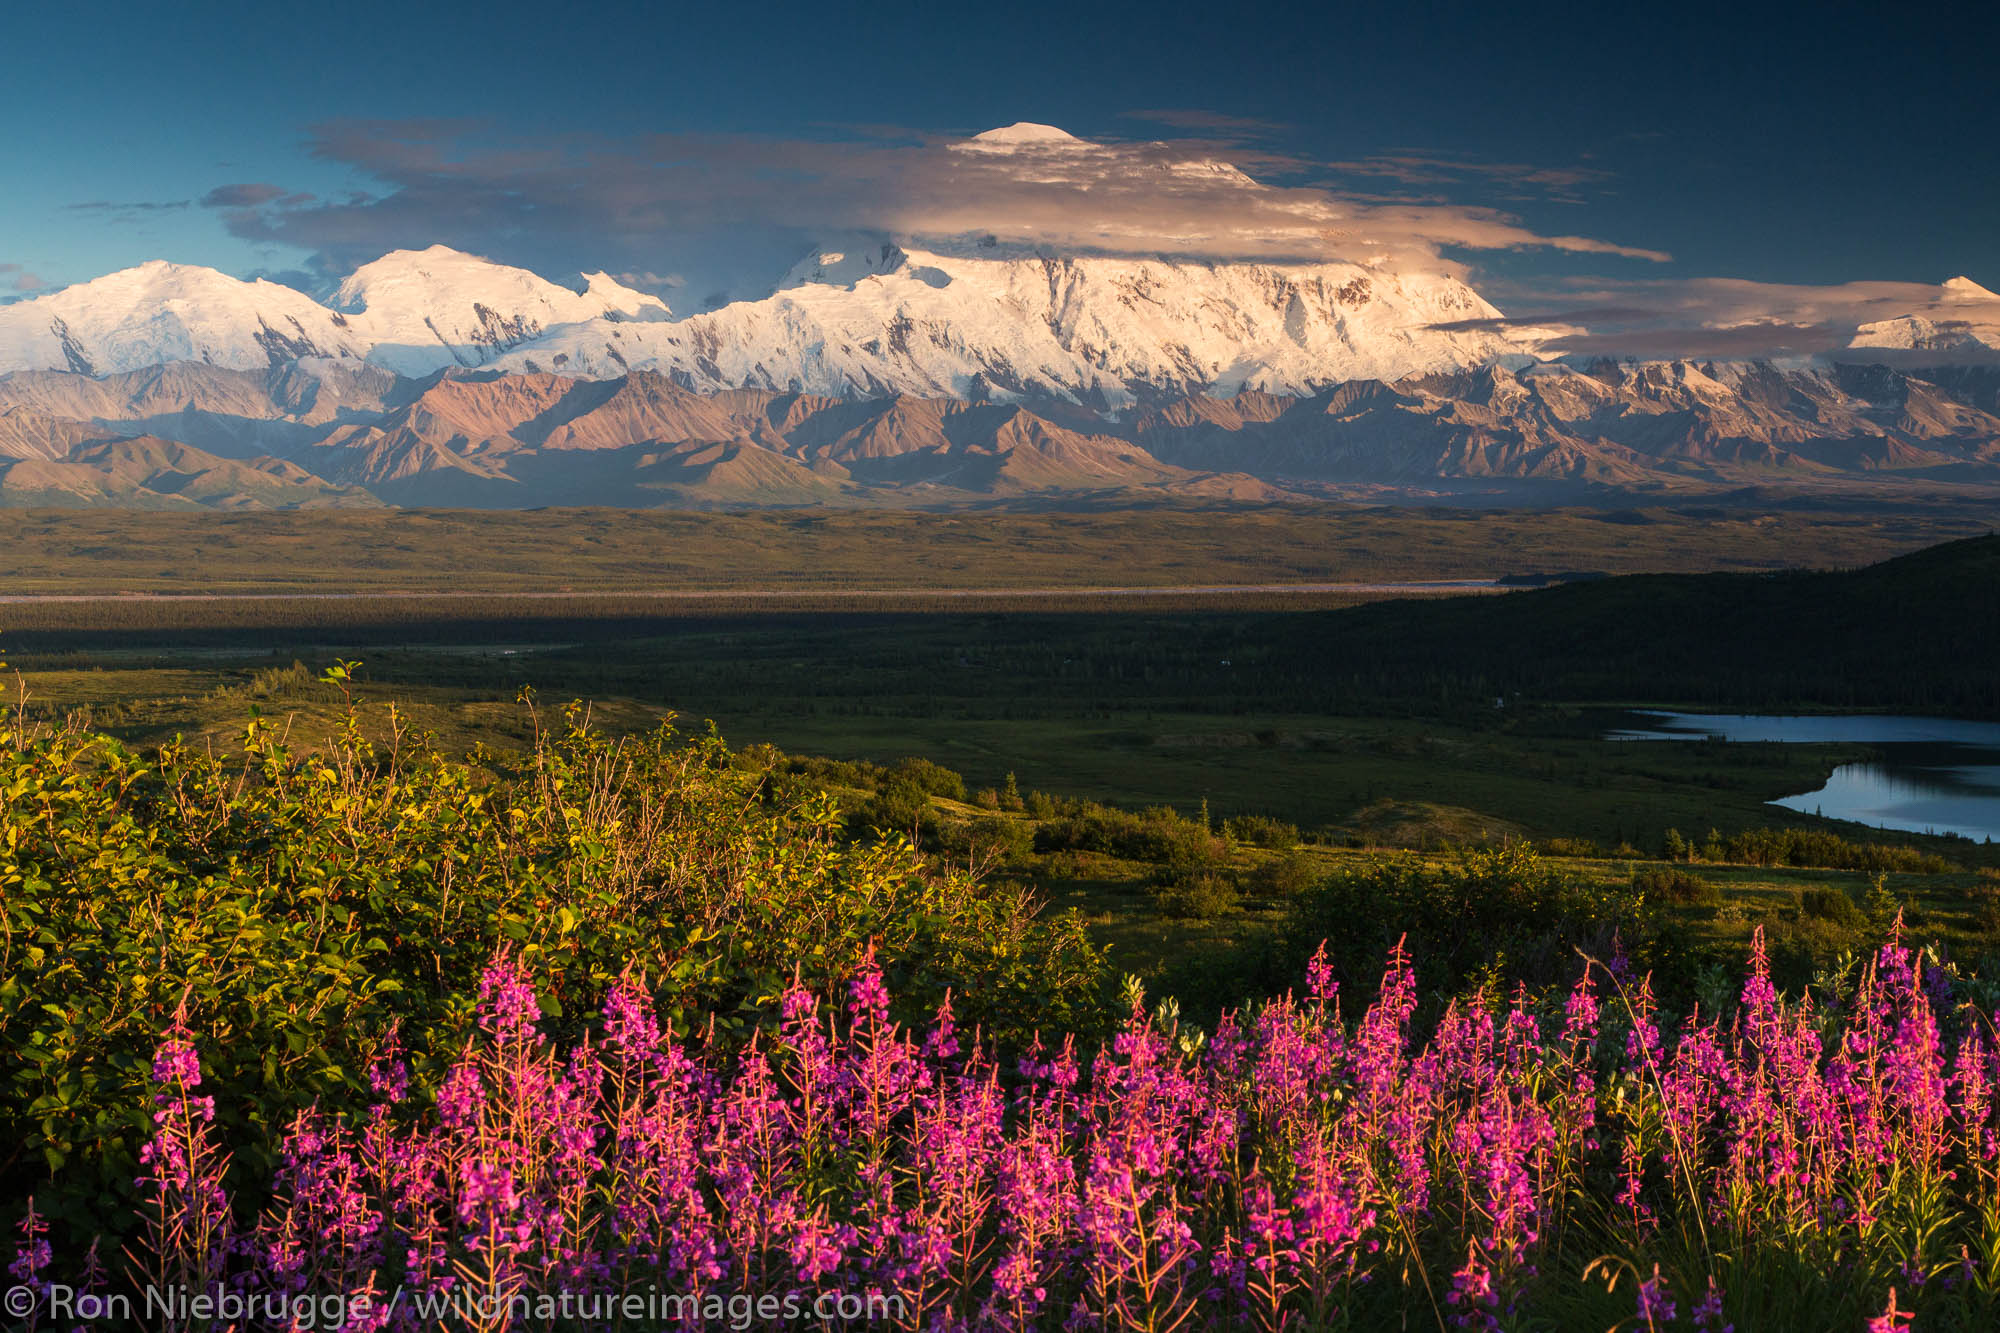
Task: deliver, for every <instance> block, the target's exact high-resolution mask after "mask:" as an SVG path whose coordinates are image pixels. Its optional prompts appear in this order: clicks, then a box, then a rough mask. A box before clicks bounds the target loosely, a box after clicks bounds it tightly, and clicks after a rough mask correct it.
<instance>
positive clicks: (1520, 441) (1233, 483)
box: [0, 360, 2000, 506]
mask: <svg viewBox="0 0 2000 1333" xmlns="http://www.w3.org/2000/svg"><path fill="white" fill-rule="evenodd" d="M131 435H152V436H157V437H160V438H163V439H178V440H180V441H181V442H182V443H184V444H188V445H192V446H194V447H196V448H198V449H202V450H204V451H206V452H207V453H209V454H215V455H220V456H223V457H228V458H235V459H239V460H250V459H255V458H259V457H262V456H265V455H269V454H277V455H278V456H281V457H283V458H286V459H289V460H290V461H291V462H293V463H295V464H298V465H299V466H301V467H303V468H305V469H307V470H308V471H309V472H311V473H312V474H313V475H315V476H317V477H319V478H321V479H322V480H323V481H325V482H327V483H329V484H331V485H332V486H334V487H335V488H365V489H366V490H367V491H368V492H369V493H371V494H373V495H375V496H376V497H377V498H379V499H382V500H385V501H388V502H390V503H396V504H433V505H473V506H496V505H497V506H517V505H542V504H556V503H573V504H584V503H588V504H638V505H649V504H658V503H674V504H765V503H770V504H808V503H810V504H877V503H915V504H953V503H962V502H966V501H971V500H979V499H1003V500H1009V501H1015V502H1023V501H1034V500H1057V499H1064V498H1068V497H1074V496H1082V495H1091V496H1097V497H1100V498H1102V497H1106V496H1112V495H1120V494H1124V495H1130V496H1133V497H1155V498H1157V497H1163V496H1170V495H1171V496H1181V497H1200V496H1207V497H1218V498H1231V499H1239V500H1244V501H1259V500H1271V499H1302V498H1307V497H1310V496H1325V495H1329V494H1334V495H1338V494H1348V493H1350V490H1351V491H1352V492H1354V493H1364V494H1369V495H1376V494H1380V493H1381V491H1382V490H1383V489H1385V488H1386V489H1392V490H1406V491H1410V490H1413V491H1421V492H1424V493H1444V492H1451V491H1461V492H1467V491H1471V492H1481V493H1497V492H1502V491H1504V492H1507V493H1510V494H1515V495H1517V496H1519V497H1521V498H1523V499H1526V500H1530V501H1533V500H1535V499H1537V498H1538V497H1539V498H1544V499H1557V500H1559V499H1562V498H1564V497H1566V496H1567V497H1573V496H1575V495H1576V494H1577V493H1578V491H1579V489H1580V488H1588V489H1590V490H1592V491H1602V490H1605V489H1613V490H1618V491H1623V492H1629V493H1632V494H1637V495H1644V494H1655V493H1678V494H1700V493H1705V492H1706V493H1714V492H1718V491H1727V490H1737V489H1741V488H1744V487H1759V486H1767V485H1782V486H1788V487H1805V488H1813V487H1847V488H1850V489H1851V488H1853V487H1854V486H1856V485H1863V486H1869V485H1876V484H1878V483H1880V482H1882V481H1893V482H1894V483H1895V484H1896V485H1899V486H1905V487H1907V486H1911V485H1918V486H1934V485H1939V484H1950V485H1963V484H1973V485H1977V486H1981V487H1985V488H1988V489H1989V490H1990V489H1991V488H1994V487H1996V486H2000V369H1995V368H1983V367H1974V366H1952V367H1944V368H1940V369H1938V370H1935V371H1926V372H1923V373H1917V372H1913V371H1902V370H1895V369H1892V368H1889V367H1883V366H1864V365H1841V366H1818V367H1805V368H1797V367H1794V368H1783V367H1776V366H1771V365H1763V364H1756V363H1728V362H1704V363H1699V364H1696V363H1691V362H1646V363H1628V362H1594V363H1589V364H1581V365H1569V364H1563V363H1548V364H1538V365H1532V366H1527V367H1523V368H1522V369H1520V370H1506V369H1502V368H1500V367H1494V366H1489V367H1484V368H1481V369H1477V370H1468V371H1455V372H1440V373H1436V374H1429V375H1417V376H1409V377H1405V378H1402V379H1398V380H1390V381H1384V380H1374V379H1368V380H1351V381H1346V382H1343V383H1341V384H1338V385H1333V386H1330V387H1327V388H1325V389H1322V390H1320V391H1319V392H1316V393H1314V394H1311V395H1306V396H1299V397H1291V396H1285V395H1278V394H1270V393H1265V392H1262V391H1258V390H1246V391H1244V392H1241V393H1239V394H1236V395H1235V396H1233V397H1215V396H1211V395H1206V394H1196V395H1190V396H1184V397H1178V398H1171V399H1163V400H1161V401H1159V402H1157V403H1153V404H1149V405H1145V406H1142V407H1140V408H1138V409H1136V410H1134V411H1132V412H1129V413H1124V414H1116V415H1113V414H1095V413H1090V412H1087V411H1084V410H1082V409H1081V408H1079V407H1077V406H1076V405H1074V404H1068V405H1063V404H1037V405H1036V408H1030V407H1029V406H1027V405H1024V404H1022V403H1019V402H997V401H996V402H983V403H982V402H967V401H964V400H960V399H955V398H940V397H919V396H912V395H890V396H885V397H877V398H847V397H836V396H829V395H823V394H803V393H778V392H772V391H770V390H759V389H735V390H729V391H726V392H722V393H714V394H703V393H697V392H695V391H693V390H692V389H688V388H686V387H683V386H682V385H681V384H679V383H677V382H675V381H674V380H673V379H671V378H668V377H667V376H665V375H662V374H660V373H658V372H654V371H635V372H632V373H629V374H626V375H624V376H621V377H619V378H617V379H612V380H586V379H573V378H570V377H566V376H559V375H551V374H546V373H540V374H538V373H530V372H521V373H517V374H503V373H501V372H499V371H497V370H495V369H492V368H487V369H483V370H479V371H464V370H452V371H447V372H440V373H438V374H435V375H432V376H428V377H426V378H424V379H421V380H411V379H402V378H398V377H395V376H392V375H390V374H388V372H386V371H384V370H382V369H380V368H378V367H369V366H366V365H363V364H362V363H358V362H352V361H339V362H335V361H322V360H308V361H304V362H299V363H297V364H295V365H291V366H286V367H282V368H275V369H268V370H265V371H263V372H250V371H237V370H225V369H221V368H218V367H214V366H205V365H196V364H181V365H173V366H166V367H156V368H149V369H148V370H145V371H134V372H127V373H125V374H122V375H116V376H109V377H105V378H101V379H97V378H91V377H88V376H80V375H72V374H63V373H58V372H33V373H26V374H20V375H15V376H8V377H0V456H12V457H15V458H18V459H20V460H22V461H32V460H39V461H43V462H51V463H53V462H64V461H67V460H68V458H69V455H70V453H71V452H73V451H74V450H76V449H77V448H78V447H80V446H82V445H84V444H87V443H91V442H94V441H101V440H104V439H110V438H116V437H122V436H131ZM54 484H55V483H53V482H52V483H51V485H54ZM58 489H59V488H58ZM85 490H89V488H88V487H86V488H85ZM93 493H94V492H93ZM115 494H116V488H115V487H114V488H113V489H112V490H111V491H107V492H104V494H103V496H101V497H100V498H101V499H103V500H104V502H110V498H107V497H115ZM283 502H285V503H292V502H300V501H298V500H297V499H287V500H285V501H283Z"/></svg>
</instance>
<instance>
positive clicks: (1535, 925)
mask: <svg viewBox="0 0 2000 1333" xmlns="http://www.w3.org/2000/svg"><path fill="white" fill-rule="evenodd" d="M1662 939H1663V936H1662V929H1661V924H1660V923H1659V922H1658V921H1656V920H1655V918H1654V917H1653V916H1652V915H1651V914H1649V913H1648V912H1647V910H1646V907H1645V903H1644V900H1643V897H1642V895H1641V894H1639V893H1637V892H1635V891H1633V890H1630V889H1622V890H1621V889H1611V890H1606V889H1604V888H1602V887H1601V886H1599V885H1596V884H1594V883H1592V882H1591V881H1589V880H1587V879H1584V878H1581V877H1579V876H1577V875H1575V874H1572V873H1571V872H1569V871H1566V870H1562V869H1560V868H1558V867H1555V866H1552V865H1550V864H1549V863H1547V862H1545V861H1543V860H1542V859H1541V857H1540V856H1538V855H1537V854H1536V853H1535V852H1534V850H1533V849H1531V848H1529V847H1527V846H1525V845H1523V844H1518V843H1516V844H1511V845H1509V846H1506V847H1501V848H1494V849H1484V850H1478V851H1467V852H1461V853H1459V854H1458V855H1457V856H1456V858H1455V859H1454V860H1453V861H1451V862H1450V863H1448V864H1446V865H1443V866H1435V867H1434V866H1430V865H1427V864H1425V863H1424V862H1422V861H1420V860H1417V859H1415V858H1409V859H1405V860H1401V861H1396V862H1391V863H1388V864H1378V865H1374V866H1370V867H1368V868H1366V869H1354V870H1342V871H1339V872H1337V873H1335V874H1333V875H1330V876H1328V877H1327V878H1326V879H1324V880H1323V881H1321V882H1320V883H1319V884H1318V885H1317V886H1316V887H1315V888H1313V889H1311V890H1310V891H1308V892H1306V893H1304V894H1302V895H1300V896H1299V897H1298V898H1297V899H1295V900H1294V902H1293V905H1292V909H1291V911H1290V912H1289V913H1288V915H1287V919H1286V921H1285V924H1284V926H1283V928H1282V930H1281V932H1280V937H1279V941H1278V951H1277V953H1276V954H1275V956H1274V957H1273V958H1272V959H1271V960H1270V962H1269V963H1267V964H1266V965H1265V971H1266V973H1267V980H1266V984H1273V983H1275V981H1276V979H1277V978H1278V977H1280V976H1283V975H1285V974H1286V973H1287V972H1290V971H1296V970H1297V968H1299V967H1301V966H1303V964H1304V960H1305V959H1306V957H1307V956H1308V955H1310V954H1311V953H1312V952H1313V950H1314V949H1315V948H1316V947H1318V945H1319V944H1320V942H1321V941H1324V942H1325V946H1326V950H1327V954H1328V956H1329V957H1330V958H1331V959H1332V960H1333V961H1334V964H1335V966H1336V968H1337V970H1338V971H1339V972H1340V973H1341V975H1343V976H1347V977H1350V978H1352V977H1357V976H1360V975H1363V974H1364V973H1365V972H1366V971H1367V969H1368V968H1369V967H1370V966H1371V963H1370V962H1369V960H1370V959H1373V958H1379V957H1381V956H1382V954H1383V952H1384V951H1385V950H1387V949H1389V948H1391V947H1393V946H1395V945H1396V943H1397V942H1398V941H1399V940H1401V941H1404V942H1405V945H1406V947H1408V948H1409V949H1411V950H1413V951H1415V952H1416V953H1418V954H1420V955H1421V956H1422V957H1424V958H1427V959H1429V960H1430V964H1431V970H1432V972H1433V974H1434V975H1435V976H1437V977H1438V979H1439V984H1440V985H1442V986H1443V987H1444V988H1445V989H1446V992H1447V993H1454V992H1456V991H1457V990H1458V989H1459V988H1460V987H1461V986H1462V985H1464V984H1465V983H1466V982H1467V981H1468V979H1470V978H1472V977H1474V976H1475V975H1480V974H1485V973H1487V972H1488V971H1489V970H1490V969H1492V968H1494V967H1495V966H1496V965H1500V964H1503V963H1504V968H1503V970H1504V972H1505V975H1506V977H1507V979H1509V980H1510V981H1523V982H1526V983H1528V984H1531V985H1549V984H1556V983H1559V982H1562V981H1564V980H1566V979H1567V978H1569V977H1570V976H1573V975H1574V973H1575V971H1576V969H1577V968H1578V967H1579V966H1580V964H1579V962H1578V960H1577V956H1576V955H1577V951H1578V950H1583V951H1585V952H1587V953H1589V954H1591V955H1593V956H1595V957H1599V958H1605V959H1608V958H1611V957H1612V956H1613V955H1614V954H1615V953H1617V952H1619V951H1624V952H1627V953H1631V954H1637V955H1640V956H1642V957H1649V959H1650V960H1651V961H1660V959H1661V958H1662V957H1663V954H1662V951H1661V949H1660V948H1658V947H1654V946H1659V945H1661V943H1662ZM1649 949H1650V955H1649Z"/></svg>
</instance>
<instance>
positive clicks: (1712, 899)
mask: <svg viewBox="0 0 2000 1333" xmlns="http://www.w3.org/2000/svg"><path fill="white" fill-rule="evenodd" d="M1632 890H1633V892H1635V893H1637V894H1639V895H1640V897H1642V898H1644V899H1646V900H1648V901H1651V902H1662V903H1671V904H1673V905H1674V906H1675V907H1720V906H1722V890H1721V889H1720V888H1718V887H1716V886H1715V885H1714V884H1713V883H1711V882H1709V881H1708V880H1705V879H1703V878H1702V877H1701V876H1700V875H1696V874H1693V873H1691V872H1689V871H1686V870H1682V869H1680V868H1679V867H1654V868H1652V869H1648V870H1641V871H1640V872H1638V873H1637V874H1636V875H1634V876H1632Z"/></svg>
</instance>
